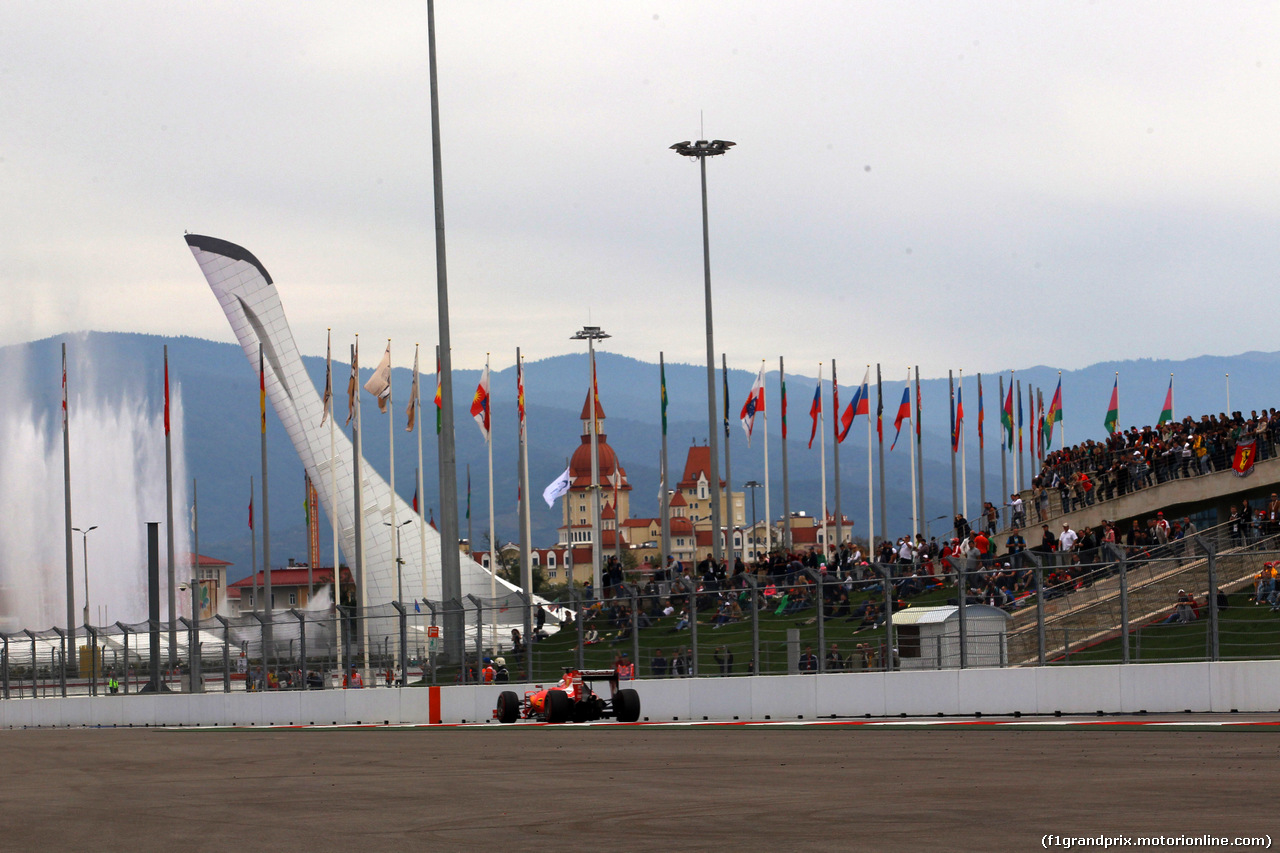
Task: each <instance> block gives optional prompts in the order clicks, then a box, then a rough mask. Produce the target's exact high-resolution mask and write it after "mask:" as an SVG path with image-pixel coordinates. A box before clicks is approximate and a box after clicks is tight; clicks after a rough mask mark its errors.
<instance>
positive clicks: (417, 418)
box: [413, 344, 427, 679]
mask: <svg viewBox="0 0 1280 853" xmlns="http://www.w3.org/2000/svg"><path fill="white" fill-rule="evenodd" d="M421 377H422V374H421V373H420V372H419V370H418V344H414V345H413V425H414V426H415V427H417V430H416V432H417V433H418V436H417V438H418V475H417V478H418V482H417V495H418V508H417V509H418V552H419V559H420V561H421V562H420V563H419V564H418V565H419V567H420V568H419V571H420V572H421V573H422V604H423V607H426V602H427V525H426V521H425V520H424V519H423V517H422V505H423V504H424V503H426V502H427V495H426V492H424V491H423V479H422V378H421ZM419 612H420V613H423V614H425V611H419ZM423 618H424V619H425V618H426V617H425V615H423ZM423 636H424V637H425V636H426V632H425V631H424V632H423ZM424 669H425V667H424ZM424 679H425V672H424Z"/></svg>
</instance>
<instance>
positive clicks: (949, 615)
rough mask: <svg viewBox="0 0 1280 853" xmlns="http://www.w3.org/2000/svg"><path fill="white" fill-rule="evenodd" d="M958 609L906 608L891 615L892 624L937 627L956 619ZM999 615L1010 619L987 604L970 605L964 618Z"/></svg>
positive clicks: (1006, 614) (948, 605)
mask: <svg viewBox="0 0 1280 853" xmlns="http://www.w3.org/2000/svg"><path fill="white" fill-rule="evenodd" d="M959 612H960V608H959V607H958V606H956V605H954V604H945V605H942V606H940V607H908V608H907V609H906V610H899V611H897V612H896V613H894V614H893V624H895V625H937V624H939V623H942V622H946V621H948V620H950V619H953V618H957V616H958V614H959ZM994 615H1000V616H1003V617H1004V618H1005V619H1012V618H1013V617H1012V616H1010V615H1009V614H1008V613H1006V612H1004V611H1003V610H1001V609H1000V608H999V607H992V606H990V605H989V604H970V605H969V606H968V607H967V608H966V610H965V616H966V617H967V618H969V619H972V618H974V617H975V616H977V617H984V616H987V617H989V616H994Z"/></svg>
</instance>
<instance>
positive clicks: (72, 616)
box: [32, 343, 87, 696]
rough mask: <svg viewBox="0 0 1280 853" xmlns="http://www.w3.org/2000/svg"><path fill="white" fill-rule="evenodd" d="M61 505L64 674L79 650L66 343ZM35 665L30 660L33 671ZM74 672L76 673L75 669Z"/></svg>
mask: <svg viewBox="0 0 1280 853" xmlns="http://www.w3.org/2000/svg"><path fill="white" fill-rule="evenodd" d="M62 502H63V507H62V508H63V521H64V527H65V528H66V530H65V532H66V540H67V542H66V544H67V636H66V638H65V639H63V641H62V663H63V668H64V669H63V672H66V670H67V669H70V668H71V667H72V666H75V665H76V661H77V658H78V654H77V653H78V651H79V650H78V649H77V648H76V586H75V565H76V552H75V541H74V540H73V539H72V538H71V425H70V421H69V419H68V417H67V345H66V344H65V343H63V345H62ZM86 571H87V569H86ZM34 663H35V662H34V660H33V661H32V665H33V667H34ZM76 671H77V672H78V671H79V667H78V666H76ZM62 683H63V692H62V695H63V696H65V695H67V694H66V677H65V676H64V677H63V681H62Z"/></svg>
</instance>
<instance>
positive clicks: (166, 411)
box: [164, 347, 169, 435]
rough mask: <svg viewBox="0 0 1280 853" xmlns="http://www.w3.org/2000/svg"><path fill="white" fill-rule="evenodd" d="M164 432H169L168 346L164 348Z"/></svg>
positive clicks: (166, 433)
mask: <svg viewBox="0 0 1280 853" xmlns="http://www.w3.org/2000/svg"><path fill="white" fill-rule="evenodd" d="M164 434H165V435H168V434H169V348H168V347H165V348H164Z"/></svg>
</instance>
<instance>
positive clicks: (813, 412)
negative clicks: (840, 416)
mask: <svg viewBox="0 0 1280 853" xmlns="http://www.w3.org/2000/svg"><path fill="white" fill-rule="evenodd" d="M809 417H811V418H813V428H812V429H810V430H809V449H810V450H812V449H813V438H814V436H816V435H817V434H818V418H820V417H822V379H821V378H819V379H818V387H816V388H814V389H813V402H812V403H810V404H809Z"/></svg>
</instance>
